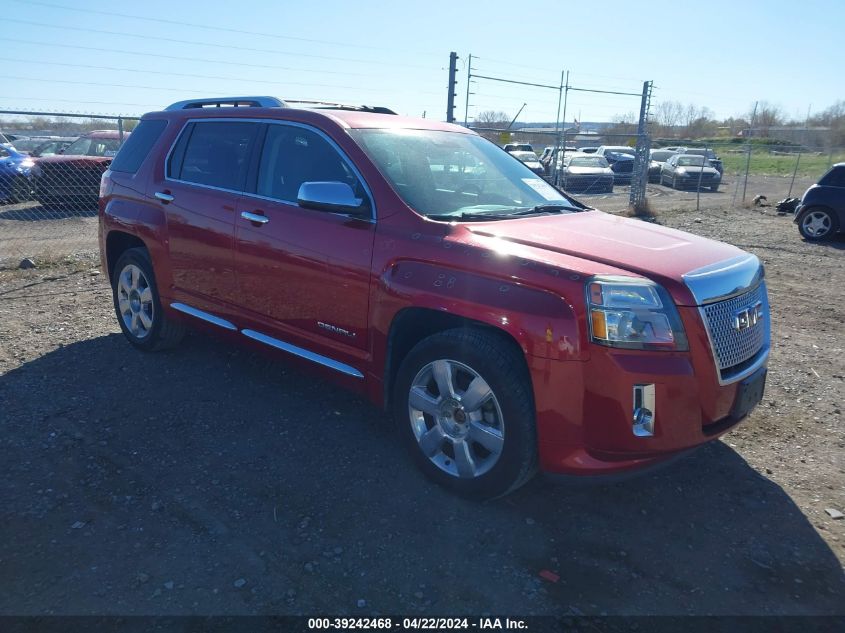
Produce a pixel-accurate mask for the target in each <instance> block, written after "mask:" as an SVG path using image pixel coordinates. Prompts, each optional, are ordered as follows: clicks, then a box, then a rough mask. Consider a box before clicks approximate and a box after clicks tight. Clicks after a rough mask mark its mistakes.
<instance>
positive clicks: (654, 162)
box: [648, 149, 675, 182]
mask: <svg viewBox="0 0 845 633" xmlns="http://www.w3.org/2000/svg"><path fill="white" fill-rule="evenodd" d="M674 154H675V152H673V151H672V150H669V149H653V150H650V151H649V154H648V181H649V182H660V170H661V168H662V167H663V163H665V162H666V161H667V160H669V157H670V156H673V155H674Z"/></svg>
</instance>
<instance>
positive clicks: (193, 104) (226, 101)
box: [165, 97, 287, 111]
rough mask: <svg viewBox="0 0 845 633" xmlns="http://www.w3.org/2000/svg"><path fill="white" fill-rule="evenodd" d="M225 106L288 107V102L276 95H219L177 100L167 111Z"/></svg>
mask: <svg viewBox="0 0 845 633" xmlns="http://www.w3.org/2000/svg"><path fill="white" fill-rule="evenodd" d="M223 106H229V107H233V108H240V107H247V108H284V107H287V104H285V102H284V101H282V100H280V99H277V98H276V97H219V98H216V99H214V98H211V99H187V100H185V101H177V102H176V103H172V104H170V105H169V106H167V107H166V108H165V111H167V110H189V109H192V108H206V107H214V108H221V107H223Z"/></svg>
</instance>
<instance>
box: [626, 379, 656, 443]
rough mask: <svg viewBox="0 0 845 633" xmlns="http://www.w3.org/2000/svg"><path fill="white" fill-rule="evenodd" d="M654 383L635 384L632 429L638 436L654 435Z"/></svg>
mask: <svg viewBox="0 0 845 633" xmlns="http://www.w3.org/2000/svg"><path fill="white" fill-rule="evenodd" d="M654 409H655V402H654V385H653V384H650V385H634V412H633V416H632V426H631V429H632V430H633V432H634V435H636V436H637V437H651V436H652V435H654Z"/></svg>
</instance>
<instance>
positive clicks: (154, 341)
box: [112, 248, 185, 351]
mask: <svg viewBox="0 0 845 633" xmlns="http://www.w3.org/2000/svg"><path fill="white" fill-rule="evenodd" d="M112 296H113V299H114V310H115V313H116V314H117V321H118V323H119V324H120V329H121V330H122V331H123V335H124V336H125V337H126V338H127V340H128V341H129V342H130V343H131V344H132V345H134V346H135V347H137V348H138V349H141V350H144V351H154V350H161V349H167V348H170V347H173V346H175V345H177V344H178V343H179V342H180V341H181V340H182V337H183V336H184V335H185V327H184V326H183V325H182V324H181V323H177V322H175V321H172V320H170V319H168V318H167V317H166V316H165V314H164V312H163V310H162V309H161V300H160V299H159V294H158V287H157V286H156V281H155V274H154V273H153V266H152V263H151V262H150V257H149V255H148V253H147V250H146V249H143V248H130V249H128V250H127V251H125V252H124V253H123V254H122V255H121V256H120V259H118V260H117V264H116V265H115V268H114V274H113V275H112Z"/></svg>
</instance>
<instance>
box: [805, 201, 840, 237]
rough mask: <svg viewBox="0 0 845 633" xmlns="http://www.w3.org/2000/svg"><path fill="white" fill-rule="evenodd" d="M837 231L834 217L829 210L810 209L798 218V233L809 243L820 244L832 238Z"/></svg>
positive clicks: (820, 208)
mask: <svg viewBox="0 0 845 633" xmlns="http://www.w3.org/2000/svg"><path fill="white" fill-rule="evenodd" d="M838 230H839V222H838V220H837V218H836V215H835V214H834V213H833V212H832V211H830V210H829V209H824V208H822V207H810V208H809V209H807V210H805V211H803V212H802V213H801V216H800V217H799V218H798V231H799V232H800V233H801V237H803V238H804V239H805V240H809V241H811V242H820V241H822V240H827V239H830V238H831V237H833V235H834V234H835V233H836V232H837V231H838Z"/></svg>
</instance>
